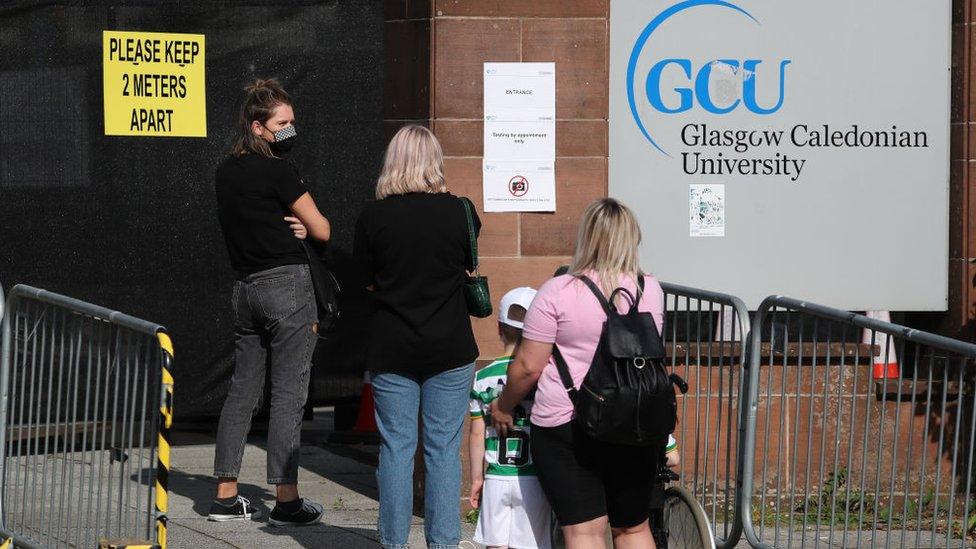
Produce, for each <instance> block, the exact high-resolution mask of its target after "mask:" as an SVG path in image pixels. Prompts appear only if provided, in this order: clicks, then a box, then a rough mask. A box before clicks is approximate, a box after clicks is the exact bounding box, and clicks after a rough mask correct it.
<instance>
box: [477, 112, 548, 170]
mask: <svg viewBox="0 0 976 549" xmlns="http://www.w3.org/2000/svg"><path fill="white" fill-rule="evenodd" d="M553 126H554V125H553V123H552V122H501V121H495V122H487V121H486V122H485V158H490V159H498V160H505V161H515V160H551V159H554V157H555V144H554V143H555V136H554V135H553Z"/></svg>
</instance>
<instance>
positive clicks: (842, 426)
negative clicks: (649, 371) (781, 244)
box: [740, 296, 976, 548]
mask: <svg viewBox="0 0 976 549" xmlns="http://www.w3.org/2000/svg"><path fill="white" fill-rule="evenodd" d="M749 345H750V353H751V359H750V364H749V369H748V376H749V379H748V388H749V390H748V392H749V400H748V402H749V406H747V407H746V408H747V415H746V417H745V420H746V421H745V424H746V435H745V439H744V440H743V444H742V446H741V451H742V453H743V456H742V461H743V465H744V467H743V469H742V471H741V478H742V480H743V482H742V493H743V495H744V497H743V498H742V499H741V508H740V511H741V512H740V517H741V519H742V521H743V527H744V533H745V536H746V539H747V540H748V541H749V543H750V545H752V546H753V547H758V548H769V547H778V548H791V547H808V546H811V547H818V546H821V545H823V546H825V547H828V546H829V547H869V546H870V547H886V548H887V547H971V546H973V539H974V537H973V536H974V533H976V498H974V497H973V495H974V490H973V489H974V486H973V482H972V476H973V475H972V473H973V470H974V469H973V467H974V463H973V457H974V455H973V454H974V451H976V390H974V382H976V375H974V374H976V371H974V369H973V361H974V359H976V345H973V344H971V343H965V342H962V341H957V340H953V339H948V338H945V337H941V336H937V335H933V334H929V333H925V332H920V331H918V330H913V329H910V328H906V327H903V326H898V325H895V324H890V323H887V322H881V321H878V320H873V319H870V318H867V317H865V316H862V315H858V314H853V313H849V312H846V311H841V310H837V309H832V308H829V307H824V306H821V305H815V304H812V303H806V302H802V301H798V300H795V299H789V298H785V297H775V296H774V297H770V298H768V299H766V300H765V301H764V302H763V303H762V305H761V306H760V309H759V311H758V312H757V313H756V318H755V321H754V323H753V331H752V334H751V336H750V340H749Z"/></svg>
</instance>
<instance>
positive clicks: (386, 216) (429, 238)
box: [354, 126, 481, 549]
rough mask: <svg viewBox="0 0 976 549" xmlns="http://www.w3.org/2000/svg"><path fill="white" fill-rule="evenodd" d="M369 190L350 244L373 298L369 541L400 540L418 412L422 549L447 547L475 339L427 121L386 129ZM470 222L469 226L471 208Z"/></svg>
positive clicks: (406, 522) (460, 253)
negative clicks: (374, 434)
mask: <svg viewBox="0 0 976 549" xmlns="http://www.w3.org/2000/svg"><path fill="white" fill-rule="evenodd" d="M376 198H377V201H376V202H373V203H371V204H369V205H368V206H367V207H366V208H365V209H364V210H363V213H362V215H361V216H360V218H359V221H358V223H357V225H356V237H355V245H354V248H355V255H356V257H357V258H358V260H359V261H360V262H361V264H362V266H363V268H364V270H365V271H366V273H367V274H368V277H369V279H370V284H371V286H372V287H373V289H374V291H375V297H376V299H375V311H374V314H373V318H372V326H371V330H370V334H371V340H370V344H369V347H368V350H367V357H366V362H367V368H368V369H369V370H370V371H371V372H372V374H373V377H372V381H373V391H374V394H375V399H376V423H377V426H378V427H379V431H380V436H381V439H382V442H381V446H380V460H379V468H378V470H377V475H376V476H377V479H378V482H379V492H380V514H379V524H378V529H379V537H380V543H381V544H382V545H383V547H386V548H394V549H400V548H405V547H407V545H406V544H407V536H408V535H409V533H410V522H411V517H412V509H413V456H414V451H415V449H416V447H417V419H418V415H420V416H421V417H422V418H423V425H424V428H423V432H424V444H423V446H424V465H425V467H426V471H427V474H426V476H425V492H424V507H425V510H426V511H425V514H424V529H425V534H426V537H427V546H428V547H429V548H433V549H445V548H456V547H457V545H458V542H459V540H460V535H461V532H460V523H459V521H458V516H459V512H460V508H459V507H460V497H459V496H460V493H461V462H460V459H459V456H460V450H461V424H462V422H463V418H464V414H465V413H466V411H467V404H468V392H469V390H470V387H471V379H472V376H473V375H474V361H475V358H477V356H478V346H477V345H476V344H475V340H474V335H473V333H472V331H471V322H470V320H469V318H468V312H467V308H466V306H465V301H464V296H463V294H462V286H463V284H464V280H465V265H469V264H470V261H471V257H470V251H469V249H470V248H469V245H468V230H467V222H466V218H465V213H464V207H463V205H462V204H461V203H460V200H459V199H458V197H456V196H454V195H452V194H450V193H449V192H448V190H447V185H446V183H445V181H444V175H443V158H442V154H441V148H440V144H439V143H438V142H437V139H436V138H435V137H434V135H433V134H432V133H431V132H430V131H429V130H427V129H426V128H424V127H421V126H406V127H404V128H402V129H401V130H400V131H399V132H397V134H396V135H395V136H394V137H393V140H392V141H391V142H390V145H389V147H388V148H387V150H386V157H385V159H384V163H383V170H382V173H381V174H380V177H379V181H378V182H377V184H376ZM465 200H466V199H465ZM474 224H475V227H476V232H477V230H478V229H480V226H481V225H480V221H479V220H478V219H477V216H476V215H475V216H474Z"/></svg>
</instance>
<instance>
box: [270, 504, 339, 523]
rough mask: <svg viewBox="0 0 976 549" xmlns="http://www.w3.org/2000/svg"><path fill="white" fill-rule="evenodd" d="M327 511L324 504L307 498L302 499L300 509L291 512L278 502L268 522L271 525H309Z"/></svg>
mask: <svg viewBox="0 0 976 549" xmlns="http://www.w3.org/2000/svg"><path fill="white" fill-rule="evenodd" d="M324 512H325V510H324V509H322V506H321V505H319V504H318V503H315V502H314V501H309V500H307V499H303V500H301V504H300V505H299V506H298V510H297V511H294V512H292V513H289V512H287V511H285V510H284V509H282V508H281V504H276V505H275V507H274V509H272V510H271V516H270V517H269V519H268V524H269V525H271V526H309V525H311V524H316V523H317V522H318V521H319V519H321V518H322V514H323V513H324Z"/></svg>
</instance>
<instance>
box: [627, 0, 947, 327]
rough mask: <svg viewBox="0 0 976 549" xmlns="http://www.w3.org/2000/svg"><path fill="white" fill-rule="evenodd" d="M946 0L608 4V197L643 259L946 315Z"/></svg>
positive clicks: (843, 300)
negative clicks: (630, 220) (639, 235)
mask: <svg viewBox="0 0 976 549" xmlns="http://www.w3.org/2000/svg"><path fill="white" fill-rule="evenodd" d="M951 28H952V25H951V21H950V1H949V0H932V1H929V2H918V1H917V0H859V1H857V2H851V1H850V0H684V1H677V0H614V2H611V13H610V181H609V190H610V194H611V196H614V197H616V198H619V199H621V200H623V201H624V202H625V203H627V204H628V205H629V206H631V207H632V208H633V209H634V211H635V212H636V214H637V216H638V217H639V219H640V222H641V226H642V229H643V234H644V239H643V243H642V246H641V258H642V262H643V266H644V268H645V269H647V270H649V271H651V272H654V273H655V274H656V275H658V277H660V278H661V279H663V280H667V281H671V282H675V283H680V284H684V285H688V286H696V287H701V288H707V289H711V290H715V291H721V292H727V293H731V294H734V295H737V296H739V297H741V298H743V299H744V300H745V301H746V304H747V305H749V306H750V307H756V306H757V305H758V304H759V302H760V301H761V300H762V299H763V298H764V297H765V296H767V295H770V294H783V295H790V296H793V297H797V298H801V299H808V300H811V301H815V302H819V303H824V304H827V305H832V306H835V307H840V308H844V309H850V310H872V309H883V310H945V308H946V294H947V264H948V181H949V175H948V167H949V67H950V31H951Z"/></svg>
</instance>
